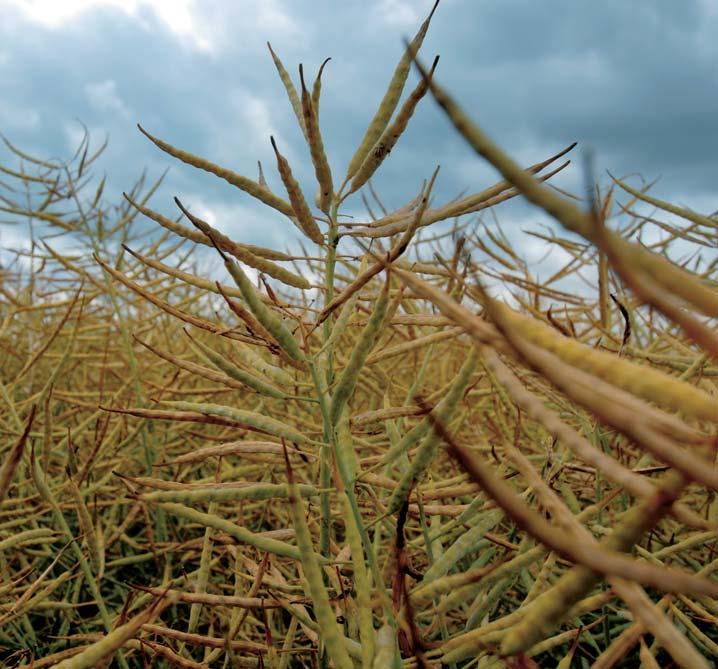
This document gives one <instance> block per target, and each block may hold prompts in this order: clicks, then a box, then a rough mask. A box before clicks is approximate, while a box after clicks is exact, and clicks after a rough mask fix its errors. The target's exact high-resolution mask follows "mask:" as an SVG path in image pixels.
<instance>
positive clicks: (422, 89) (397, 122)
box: [347, 56, 439, 195]
mask: <svg viewBox="0 0 718 669" xmlns="http://www.w3.org/2000/svg"><path fill="white" fill-rule="evenodd" d="M438 62H439V57H438V56H437V57H436V58H435V59H434V64H433V65H432V67H431V71H430V72H429V78H431V77H432V76H433V74H434V70H435V69H436V66H437V64H438ZM428 90H429V84H428V81H427V80H425V79H422V80H421V81H420V82H419V84H418V85H417V87H416V88H415V89H414V90H413V91H412V92H411V95H409V97H408V98H407V99H406V100H405V101H404V104H403V105H402V107H401V109H400V110H399V113H398V114H397V115H396V118H395V119H394V121H393V122H392V124H391V125H390V126H389V127H388V128H387V129H386V130H385V131H384V132H383V133H382V135H381V137H380V138H379V141H378V142H377V143H376V144H375V145H374V147H373V148H372V150H371V151H370V152H369V154H368V155H367V157H366V158H365V159H364V162H363V163H362V165H361V167H360V168H359V170H358V171H357V173H356V174H355V175H354V178H353V179H352V182H351V186H350V187H349V190H348V191H347V195H350V194H351V193H354V192H355V191H358V190H359V189H360V188H361V187H362V186H363V185H364V184H365V183H366V182H367V181H369V179H371V177H372V175H373V174H374V172H376V171H377V169H379V166H380V165H381V164H382V163H383V162H384V159H385V158H386V157H387V156H388V155H389V154H390V153H391V151H392V149H393V148H394V147H395V146H396V143H397V142H398V141H399V137H401V135H402V133H403V132H404V130H406V126H407V125H408V124H409V121H410V120H411V117H412V116H413V114H414V110H415V109H416V106H417V105H418V104H419V101H420V100H421V98H423V97H424V95H426V92H427V91H428Z"/></svg>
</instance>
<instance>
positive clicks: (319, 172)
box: [299, 61, 334, 216]
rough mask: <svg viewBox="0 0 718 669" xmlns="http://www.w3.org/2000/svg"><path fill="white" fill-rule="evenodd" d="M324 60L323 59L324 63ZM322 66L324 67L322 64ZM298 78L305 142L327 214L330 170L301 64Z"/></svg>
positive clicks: (331, 184)
mask: <svg viewBox="0 0 718 669" xmlns="http://www.w3.org/2000/svg"><path fill="white" fill-rule="evenodd" d="M326 62H327V61H324V63H325V64H326ZM322 68H324V64H323V65H322ZM319 76H321V70H320V71H319ZM299 80H300V81H301V82H302V110H303V113H304V127H305V128H306V129H307V144H309V153H310V154H311V156H312V164H313V165H314V173H315V175H316V177H317V183H318V184H319V208H320V209H321V210H322V211H323V212H324V213H325V214H327V216H328V215H329V207H330V205H331V203H332V199H333V198H334V184H333V182H332V171H331V169H329V162H328V161H327V154H326V153H325V152H324V143H323V142H322V134H321V132H320V130H319V118H318V116H317V112H316V110H315V109H314V105H313V103H312V98H311V96H310V95H309V91H308V90H307V87H306V85H305V84H304V71H303V69H302V66H301V65H300V66H299ZM318 80H319V79H318V78H317V81H318Z"/></svg>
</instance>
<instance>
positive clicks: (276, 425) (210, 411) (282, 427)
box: [161, 400, 312, 444]
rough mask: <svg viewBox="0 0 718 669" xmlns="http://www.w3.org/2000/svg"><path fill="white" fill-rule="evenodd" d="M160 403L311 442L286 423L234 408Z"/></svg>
mask: <svg viewBox="0 0 718 669" xmlns="http://www.w3.org/2000/svg"><path fill="white" fill-rule="evenodd" d="M161 403H162V404H163V405H165V406H168V407H174V408H176V409H178V410H179V411H196V412H197V413H201V414H204V415H207V416H222V417H224V418H229V419H230V420H233V421H236V422H237V423H241V424H242V425H246V426H247V427H250V428H253V429H256V430H257V431H259V432H265V433H267V434H271V435H273V436H275V437H280V438H281V437H284V438H285V439H288V440H289V441H294V442H296V443H299V444H307V443H310V442H311V441H312V440H311V439H309V438H308V437H305V436H304V435H303V434H302V433H301V432H299V431H297V430H296V429H294V428H293V427H291V426H289V425H287V424H286V423H282V422H281V421H278V420H276V419H274V418H270V417H269V416H265V415H263V414H260V413H256V412H254V411H243V410H242V409H235V408H234V407H228V406H224V405H222V404H211V403H199V402H183V401H181V400H176V401H170V400H162V402H161Z"/></svg>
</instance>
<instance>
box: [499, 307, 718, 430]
mask: <svg viewBox="0 0 718 669" xmlns="http://www.w3.org/2000/svg"><path fill="white" fill-rule="evenodd" d="M493 305H494V306H495V308H496V311H495V313H496V316H497V317H498V318H501V319H502V320H503V321H504V323H505V325H506V327H507V328H510V329H511V330H512V331H514V332H517V333H520V335H521V336H522V337H524V338H526V339H528V340H529V341H530V342H532V343H534V344H536V345H538V346H540V347H541V348H544V349H546V350H548V351H551V352H552V353H553V354H554V355H556V356H558V357H559V358H561V360H563V361H564V362H567V363H569V364H570V365H573V366H575V367H577V368H579V369H582V370H584V371H586V372H589V373H590V374H594V375H595V376H598V377H599V378H601V379H604V380H605V381H607V382H608V383H611V384H612V385H614V386H618V387H619V388H622V389H623V390H626V391H628V392H630V393H632V394H634V395H638V396H639V397H642V398H643V399H646V400H649V401H651V402H655V403H657V404H661V405H665V406H668V407H670V408H671V409H674V410H676V411H681V412H683V413H684V414H685V415H686V416H690V417H691V418H698V419H702V420H710V421H713V420H715V417H716V416H717V415H718V400H716V399H714V398H712V397H711V396H710V395H708V394H707V393H705V392H703V391H702V390H699V389H698V388H696V387H695V386H692V385H690V384H689V383H686V382H685V381H680V380H678V379H676V378H674V377H672V376H668V375H667V374H664V373H663V372H659V371H657V370H656V369H654V368H652V367H648V366H645V365H637V364H635V363H633V362H629V361H628V360H626V359H625V358H620V357H618V356H616V355H613V354H611V353H606V352H604V351H599V350H597V349H595V348H592V347H590V346H586V345H585V344H582V343H580V342H578V341H576V340H575V339H572V338H569V337H564V336H563V335H561V334H560V333H558V332H557V331H556V330H555V329H553V328H552V327H550V326H549V325H546V324H545V323H542V322H541V321H538V320H536V319H533V318H527V317H526V316H522V315H521V314H519V313H517V312H515V311H514V310H513V309H511V308H510V307H507V306H506V305H504V304H500V303H498V302H493Z"/></svg>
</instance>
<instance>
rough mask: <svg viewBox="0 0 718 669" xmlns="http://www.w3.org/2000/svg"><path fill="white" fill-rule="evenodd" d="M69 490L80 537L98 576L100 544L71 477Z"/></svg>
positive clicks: (100, 566) (80, 495)
mask: <svg viewBox="0 0 718 669" xmlns="http://www.w3.org/2000/svg"><path fill="white" fill-rule="evenodd" d="M69 487H70V492H71V493H72V497H73V499H74V501H75V513H76V514H77V521H78V525H79V527H80V531H81V532H82V539H83V541H84V543H85V545H86V546H87V552H88V553H89V555H90V562H91V563H92V569H93V571H94V573H95V576H99V574H100V572H101V570H102V562H103V559H102V557H101V551H100V546H99V544H98V542H97V534H96V533H95V525H94V524H93V522H92V516H91V515H90V512H89V511H88V510H87V505H86V504H85V500H84V499H83V498H82V493H81V492H80V489H79V488H78V487H77V483H75V481H73V480H72V479H69Z"/></svg>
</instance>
